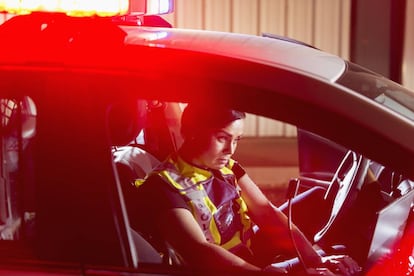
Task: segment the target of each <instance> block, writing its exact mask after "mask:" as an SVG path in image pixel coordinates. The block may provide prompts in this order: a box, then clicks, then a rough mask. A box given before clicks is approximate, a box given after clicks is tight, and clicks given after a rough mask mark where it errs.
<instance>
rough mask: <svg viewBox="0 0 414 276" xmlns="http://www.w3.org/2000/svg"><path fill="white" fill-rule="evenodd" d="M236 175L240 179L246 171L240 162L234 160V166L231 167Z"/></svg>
mask: <svg viewBox="0 0 414 276" xmlns="http://www.w3.org/2000/svg"><path fill="white" fill-rule="evenodd" d="M231 170H232V171H233V173H234V175H235V176H236V179H237V180H239V179H240V178H241V177H242V176H243V175H245V174H246V171H245V170H244V168H243V167H242V166H241V165H240V163H239V162H234V164H233V167H232V168H231Z"/></svg>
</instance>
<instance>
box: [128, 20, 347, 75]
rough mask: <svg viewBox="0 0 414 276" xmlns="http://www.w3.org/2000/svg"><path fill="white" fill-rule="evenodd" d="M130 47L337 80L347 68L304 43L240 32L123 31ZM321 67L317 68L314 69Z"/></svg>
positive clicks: (340, 62)
mask: <svg viewBox="0 0 414 276" xmlns="http://www.w3.org/2000/svg"><path fill="white" fill-rule="evenodd" d="M124 30H126V31H127V33H128V36H127V37H126V43H127V44H138V45H146V46H151V47H162V48H172V49H181V50H187V51H197V52H203V53H208V54H215V55H223V56H227V57H233V58H238V59H245V60H250V61H254V62H258V63H262V64H267V65H270V66H276V67H280V68H284V69H285V70H291V71H296V72H301V73H302V74H309V75H311V76H313V77H318V78H322V79H324V80H327V81H335V80H337V79H338V78H339V77H340V76H341V75H342V73H343V72H344V70H345V68H346V63H345V62H344V60H343V59H341V58H339V57H337V56H334V55H332V54H329V53H326V52H322V51H320V50H318V49H315V48H312V47H303V44H299V43H294V42H291V41H286V40H281V39H277V38H269V37H259V36H253V35H247V34H240V33H228V32H218V31H200V30H190V29H167V28H165V29H154V28H140V29H137V28H124ZM315 64H318V66H315Z"/></svg>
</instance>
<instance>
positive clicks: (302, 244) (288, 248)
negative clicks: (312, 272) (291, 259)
mask: <svg viewBox="0 0 414 276" xmlns="http://www.w3.org/2000/svg"><path fill="white" fill-rule="evenodd" d="M238 184H239V186H240V188H241V191H242V192H241V193H242V197H243V199H244V200H245V202H246V204H247V206H248V210H249V215H250V217H251V218H252V220H253V221H254V222H255V223H256V224H257V225H258V226H259V228H260V229H261V230H260V231H262V233H265V234H266V237H268V238H269V245H270V244H271V245H272V246H275V247H277V248H278V249H280V250H281V251H285V252H289V253H291V254H294V255H296V251H295V248H294V246H293V243H292V240H291V236H290V231H289V226H288V219H287V217H286V215H285V214H283V213H282V212H281V211H280V210H279V209H278V208H277V207H276V206H274V205H273V204H272V203H271V202H270V201H269V200H268V198H267V197H266V196H265V195H264V194H263V192H262V191H261V190H260V189H259V187H258V186H257V185H256V184H255V183H254V182H253V180H252V179H251V178H250V177H249V176H248V175H247V174H245V175H243V176H242V177H241V178H240V179H239V181H238ZM293 235H294V238H295V241H296V244H297V245H298V247H299V248H300V249H301V253H302V255H303V257H304V258H305V259H306V260H307V263H312V264H315V265H319V264H321V263H322V258H321V256H320V255H319V254H318V253H317V252H316V250H314V248H313V246H312V244H311V243H310V242H309V240H308V239H307V238H306V237H305V235H304V234H303V233H302V232H301V231H300V230H299V229H298V228H297V227H296V226H293Z"/></svg>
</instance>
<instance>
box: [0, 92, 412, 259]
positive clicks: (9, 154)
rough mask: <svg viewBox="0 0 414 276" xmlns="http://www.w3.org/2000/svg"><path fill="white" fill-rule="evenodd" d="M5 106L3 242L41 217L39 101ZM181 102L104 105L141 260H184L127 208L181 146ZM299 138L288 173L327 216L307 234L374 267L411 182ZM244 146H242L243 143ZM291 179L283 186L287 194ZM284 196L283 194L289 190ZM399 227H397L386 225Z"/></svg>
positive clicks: (400, 219)
mask: <svg viewBox="0 0 414 276" xmlns="http://www.w3.org/2000/svg"><path fill="white" fill-rule="evenodd" d="M0 104H1V129H0V134H1V154H0V157H1V171H0V173H1V183H0V196H1V197H0V239H1V241H0V242H3V241H20V240H32V239H34V238H35V237H34V231H33V227H34V225H35V221H36V210H34V203H33V201H34V197H35V185H34V183H33V182H34V181H33V177H32V176H33V174H34V170H35V164H32V162H31V160H32V159H31V155H30V154H31V153H30V152H31V147H32V140H33V137H35V136H36V116H37V110H36V105H35V102H33V100H31V99H30V98H29V97H22V98H21V99H8V98H1V99H0ZM184 108H185V104H184V103H177V102H161V101H154V100H144V99H137V100H133V101H131V100H130V99H129V100H128V101H119V102H115V103H113V104H112V105H110V106H109V108H108V110H107V117H106V118H107V122H106V129H107V136H108V137H107V139H108V141H109V144H110V145H111V147H110V149H109V150H110V151H111V154H112V158H113V160H112V161H113V164H114V166H113V167H114V174H115V176H116V178H117V179H118V182H119V183H120V185H121V187H122V194H123V195H122V198H123V200H124V204H125V206H126V210H127V213H128V214H131V216H130V217H129V221H130V225H127V226H128V227H130V228H129V233H130V235H131V237H132V240H133V245H132V247H133V248H135V250H136V254H137V258H138V260H139V262H142V263H151V264H154V263H155V264H167V265H183V264H185V260H183V259H182V258H181V257H180V256H179V255H178V254H177V253H176V252H174V250H173V249H172V248H170V247H168V245H167V244H166V243H163V242H161V243H160V241H156V240H155V241H154V240H153V239H151V237H145V236H143V235H142V234H141V233H140V232H139V229H135V227H134V218H133V217H132V213H133V212H130V211H131V210H129V209H128V206H129V205H130V202H131V201H133V200H134V198H133V193H134V192H135V191H136V187H135V186H134V185H135V184H134V183H135V180H136V179H144V178H145V176H146V175H147V174H148V173H149V172H150V171H151V170H152V169H153V168H154V167H156V166H157V165H158V164H159V163H160V162H161V161H162V160H163V159H164V158H166V156H167V155H168V154H169V153H170V152H173V151H175V150H177V149H178V148H179V147H180V145H181V143H182V138H181V135H180V117H181V112H182V110H183V109H184ZM275 123H277V122H275ZM295 139H296V140H297V147H298V166H299V169H300V171H299V175H292V176H291V177H292V178H297V179H298V180H299V186H300V189H299V191H300V194H302V193H303V192H306V191H308V190H309V189H311V188H314V187H319V188H321V189H322V190H323V191H324V192H323V194H324V198H323V199H321V200H322V201H323V204H321V206H320V207H321V208H324V211H325V212H319V218H317V219H319V220H320V221H322V222H321V224H318V227H317V228H312V229H311V230H309V232H306V223H304V228H305V230H304V232H306V233H307V234H308V235H309V237H310V238H312V237H313V239H314V241H315V242H316V243H317V244H318V245H319V246H320V247H321V248H322V249H323V250H325V252H327V253H332V252H334V253H335V252H343V249H344V248H345V250H346V252H347V253H350V255H351V256H353V257H354V258H355V259H356V260H358V261H360V262H361V263H368V264H367V266H372V265H373V264H374V263H375V261H376V260H377V258H378V256H379V255H381V253H382V252H391V251H392V250H393V249H394V247H395V246H396V244H398V241H399V239H400V238H401V233H402V232H404V228H405V227H406V226H407V219H408V218H411V217H412V214H411V213H412V207H411V204H412V202H413V199H414V192H413V188H414V182H413V181H411V180H410V179H407V178H405V177H404V176H403V175H401V174H398V173H396V172H394V171H389V170H388V169H387V168H386V167H384V166H382V165H381V164H378V163H375V162H373V161H371V160H368V159H367V158H365V157H364V156H362V155H360V154H358V153H356V152H353V151H349V150H347V149H346V148H344V147H342V146H340V145H337V144H335V143H333V142H332V141H329V140H327V139H324V138H323V137H320V136H318V135H315V134H313V133H310V132H308V131H305V130H302V129H297V138H295ZM247 140H248V139H247ZM239 146H240V147H243V143H241V144H240V145H239ZM252 154H256V153H255V152H252ZM258 158H259V159H260V158H261V157H260V156H259V157H258ZM262 158H265V157H262ZM315 158H317V160H316V159H315ZM241 162H242V161H241ZM368 169H370V170H372V171H373V173H374V174H375V176H376V177H377V179H378V182H379V184H380V187H378V186H376V187H369V186H367V185H364V182H363V180H364V179H363V176H364V175H365V174H366V172H367V170H368ZM23 183H24V184H23ZM287 185H288V183H286V186H284V189H285V190H282V192H286V190H287ZM266 192H269V191H266ZM277 192H278V193H280V192H281V190H278V191H277ZM373 195H376V196H373ZM269 196H270V194H269ZM282 197H283V200H284V199H285V195H284V194H283V195H282ZM294 200H295V198H294V199H293V201H294ZM286 204H287V203H285V204H282V205H281V206H280V208H282V209H284V210H286V212H287V213H286V214H287V215H289V216H292V218H293V221H294V222H295V223H296V224H298V225H299V227H300V228H301V223H302V222H301V220H302V219H303V218H302V219H301V218H300V213H299V212H297V210H299V207H298V206H299V205H298V206H295V205H294V207H293V208H292V210H291V212H292V213H288V211H287V210H288V208H287V206H286ZM361 210H363V211H361ZM315 215H316V213H312V216H315ZM307 217H309V216H308V215H307ZM350 223H351V224H352V225H355V227H354V228H353V234H352V235H349V232H348V228H347V227H346V225H348V224H350ZM396 225H397V226H398V227H397V228H394V229H396V230H394V231H385V230H384V229H390V228H392V227H391V226H393V227H394V226H396Z"/></svg>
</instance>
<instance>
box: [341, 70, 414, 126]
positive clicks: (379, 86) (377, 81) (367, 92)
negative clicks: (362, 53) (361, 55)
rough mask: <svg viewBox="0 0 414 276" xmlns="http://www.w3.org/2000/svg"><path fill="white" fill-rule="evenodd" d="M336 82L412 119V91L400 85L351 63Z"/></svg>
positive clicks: (413, 118) (413, 109) (413, 98)
mask: <svg viewBox="0 0 414 276" xmlns="http://www.w3.org/2000/svg"><path fill="white" fill-rule="evenodd" d="M337 82H338V83H339V84H342V85H344V86H346V87H348V88H350V89H352V90H355V91H357V92H359V93H361V94H363V95H364V96H366V97H368V98H370V99H372V100H374V101H376V102H377V103H379V104H381V105H383V106H384V107H386V108H388V109H391V110H393V111H394V112H397V113H399V114H401V115H403V116H404V117H406V118H408V119H410V120H412V121H414V93H413V92H412V91H410V90H408V89H406V88H404V87H402V86H401V85H399V84H397V83H395V82H393V81H391V80H389V79H386V78H385V77H383V76H381V75H378V74H375V73H373V72H371V71H368V70H367V69H364V68H362V67H360V66H358V65H356V64H352V63H348V68H347V70H346V71H345V73H344V75H343V76H342V77H341V78H340V79H339V80H338V81H337Z"/></svg>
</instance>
